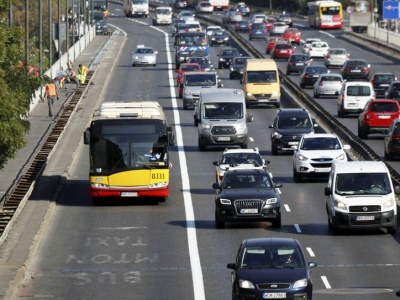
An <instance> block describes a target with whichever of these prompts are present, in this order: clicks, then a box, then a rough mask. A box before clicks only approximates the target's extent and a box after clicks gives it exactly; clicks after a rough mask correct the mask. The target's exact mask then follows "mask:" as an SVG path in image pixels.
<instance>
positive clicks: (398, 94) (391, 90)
mask: <svg viewBox="0 0 400 300" xmlns="http://www.w3.org/2000/svg"><path fill="white" fill-rule="evenodd" d="M384 97H385V98H386V99H395V100H397V101H400V81H392V82H391V83H390V85H389V87H388V88H387V90H386V91H385V94H384Z"/></svg>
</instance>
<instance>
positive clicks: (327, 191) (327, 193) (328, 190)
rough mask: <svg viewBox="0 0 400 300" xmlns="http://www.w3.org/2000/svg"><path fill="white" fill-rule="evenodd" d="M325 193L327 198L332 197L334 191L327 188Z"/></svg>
mask: <svg viewBox="0 0 400 300" xmlns="http://www.w3.org/2000/svg"><path fill="white" fill-rule="evenodd" d="M324 192H325V196H330V195H332V189H331V188H330V187H329V186H326V187H325V190H324Z"/></svg>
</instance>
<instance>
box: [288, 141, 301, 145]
mask: <svg viewBox="0 0 400 300" xmlns="http://www.w3.org/2000/svg"><path fill="white" fill-rule="evenodd" d="M298 144H299V142H289V143H288V145H290V146H293V145H298Z"/></svg>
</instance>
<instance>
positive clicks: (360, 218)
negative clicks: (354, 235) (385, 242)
mask: <svg viewBox="0 0 400 300" xmlns="http://www.w3.org/2000/svg"><path fill="white" fill-rule="evenodd" d="M356 220H357V221H373V220H375V216H357V218H356Z"/></svg>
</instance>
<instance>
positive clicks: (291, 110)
mask: <svg viewBox="0 0 400 300" xmlns="http://www.w3.org/2000/svg"><path fill="white" fill-rule="evenodd" d="M294 113H296V114H307V115H309V113H308V111H307V110H306V109H304V108H281V109H279V110H278V112H277V115H282V114H294Z"/></svg>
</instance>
